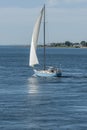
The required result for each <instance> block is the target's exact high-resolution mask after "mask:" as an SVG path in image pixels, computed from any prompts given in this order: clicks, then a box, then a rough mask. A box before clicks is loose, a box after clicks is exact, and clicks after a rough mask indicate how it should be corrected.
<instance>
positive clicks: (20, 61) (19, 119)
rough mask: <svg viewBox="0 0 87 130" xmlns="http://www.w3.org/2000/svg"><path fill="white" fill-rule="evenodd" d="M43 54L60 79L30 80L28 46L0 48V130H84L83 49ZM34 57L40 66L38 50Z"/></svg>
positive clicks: (86, 70)
mask: <svg viewBox="0 0 87 130" xmlns="http://www.w3.org/2000/svg"><path fill="white" fill-rule="evenodd" d="M46 54H47V59H46V63H47V66H49V65H54V66H61V68H62V71H63V72H62V77H59V78H36V77H33V76H32V75H33V71H32V69H31V68H30V67H29V66H28V62H29V61H28V60H29V48H28V47H13V46H1V47H0V130H87V49H82V48H78V49H74V48H71V49H70V48H47V50H46ZM38 57H39V60H40V62H41V64H42V62H43V50H42V48H39V49H38Z"/></svg>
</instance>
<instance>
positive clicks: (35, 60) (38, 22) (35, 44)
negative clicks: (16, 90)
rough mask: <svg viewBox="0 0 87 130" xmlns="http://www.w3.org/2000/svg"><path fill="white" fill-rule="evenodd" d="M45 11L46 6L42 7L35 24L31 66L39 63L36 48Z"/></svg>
mask: <svg viewBox="0 0 87 130" xmlns="http://www.w3.org/2000/svg"><path fill="white" fill-rule="evenodd" d="M43 11H44V8H42V10H41V12H40V15H39V17H38V18H37V21H36V24H35V26H34V30H33V34H32V41H31V48H30V61H29V65H30V66H34V65H35V64H39V61H38V58H37V54H36V48H37V41H38V36H39V31H40V24H41V20H42V16H43Z"/></svg>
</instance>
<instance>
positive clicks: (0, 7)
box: [0, 0, 87, 45]
mask: <svg viewBox="0 0 87 130" xmlns="http://www.w3.org/2000/svg"><path fill="white" fill-rule="evenodd" d="M44 3H45V4H46V18H47V24H46V26H47V32H46V39H47V42H65V41H67V40H68V41H72V42H80V41H82V40H85V41H87V0H0V45H7V44H11V45H16V44H22V45H29V44H30V42H31V36H32V31H33V26H34V24H35V20H36V18H37V16H38V14H39V11H40V10H41V8H42V6H43V4H44ZM39 42H41V41H40V40H39Z"/></svg>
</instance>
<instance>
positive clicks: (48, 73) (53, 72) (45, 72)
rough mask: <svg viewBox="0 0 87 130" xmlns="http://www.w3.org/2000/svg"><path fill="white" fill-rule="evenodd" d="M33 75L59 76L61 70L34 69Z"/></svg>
mask: <svg viewBox="0 0 87 130" xmlns="http://www.w3.org/2000/svg"><path fill="white" fill-rule="evenodd" d="M34 72H35V76H38V77H60V76H61V75H62V72H61V70H60V69H57V70H49V69H48V70H34Z"/></svg>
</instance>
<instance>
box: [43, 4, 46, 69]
mask: <svg viewBox="0 0 87 130" xmlns="http://www.w3.org/2000/svg"><path fill="white" fill-rule="evenodd" d="M43 15H44V16H43V19H44V20H43V22H44V23H43V31H44V32H43V42H44V70H45V69H46V48H45V4H44V14H43Z"/></svg>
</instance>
